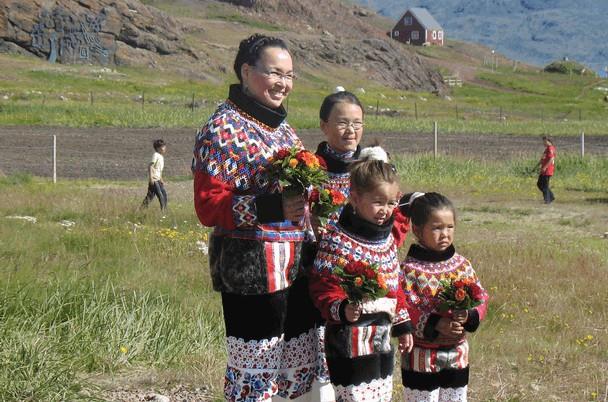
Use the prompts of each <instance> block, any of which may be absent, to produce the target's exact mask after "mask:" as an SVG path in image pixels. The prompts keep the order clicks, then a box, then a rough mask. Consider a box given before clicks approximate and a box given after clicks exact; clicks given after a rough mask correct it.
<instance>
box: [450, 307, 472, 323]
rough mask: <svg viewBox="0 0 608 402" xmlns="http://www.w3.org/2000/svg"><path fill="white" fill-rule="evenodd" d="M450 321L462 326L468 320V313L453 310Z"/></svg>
mask: <svg viewBox="0 0 608 402" xmlns="http://www.w3.org/2000/svg"><path fill="white" fill-rule="evenodd" d="M452 319H453V320H454V321H458V322H459V323H461V324H462V325H464V324H465V323H466V322H467V320H468V319H469V312H468V311H467V310H455V311H454V312H453V313H452Z"/></svg>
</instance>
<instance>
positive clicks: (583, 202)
mask: <svg viewBox="0 0 608 402" xmlns="http://www.w3.org/2000/svg"><path fill="white" fill-rule="evenodd" d="M535 162H536V161H535V160H528V159H524V160H513V161H505V162H482V161H475V160H465V159H457V158H440V159H438V160H434V159H433V158H432V157H430V156H423V155H420V156H415V157H397V158H396V164H397V167H398V170H399V172H400V176H401V177H402V181H403V185H402V189H403V190H404V191H411V190H423V191H432V190H435V191H441V192H442V193H445V194H447V195H449V196H450V197H451V198H452V199H453V200H454V202H455V203H456V206H457V208H458V221H459V224H458V230H457V235H456V237H457V240H456V242H457V246H458V249H459V250H460V252H461V253H462V254H463V255H465V256H467V257H468V258H470V259H471V260H472V262H473V265H474V266H475V268H476V270H477V272H478V273H479V275H480V276H481V278H482V281H483V284H484V285H485V287H486V288H487V289H488V290H489V292H490V295H491V304H490V311H489V314H488V318H487V320H486V322H484V323H483V324H482V326H481V328H480V330H479V331H478V333H476V334H474V335H473V336H472V337H471V344H472V352H471V360H472V362H473V363H472V366H473V367H474V369H473V370H472V379H471V387H470V389H471V391H470V392H471V399H474V400H480V401H490V400H493V401H507V400H540V399H550V396H551V395H553V396H554V397H555V398H558V399H559V398H562V399H567V400H594V399H598V395H599V396H601V395H602V392H604V388H603V387H605V384H606V380H607V377H606V371H605V370H603V369H602V367H604V364H605V361H606V358H607V357H608V356H607V355H606V350H607V347H608V344H607V341H606V339H608V337H607V335H608V334H607V333H606V329H605V328H603V327H602V326H601V325H598V323H602V322H606V319H607V318H608V307H607V306H608V299H607V294H606V292H605V288H606V286H607V285H608V284H607V283H606V276H605V275H604V274H603V271H604V270H605V268H606V261H608V248H607V247H606V242H607V241H608V240H606V239H602V238H601V234H602V233H604V232H605V231H606V229H605V205H606V203H607V202H608V193H607V192H606V189H607V188H608V164H607V161H606V158H599V157H591V158H585V159H584V160H581V159H580V158H576V157H570V156H564V157H562V158H560V163H559V165H558V172H557V176H556V178H555V179H554V181H553V187H554V191H555V194H556V196H557V201H556V202H555V203H554V204H553V205H551V206H549V207H547V206H544V205H542V203H541V196H540V193H539V192H538V190H537V189H536V187H535V182H536V176H535V175H534V174H533V173H531V170H530V169H531V166H533V165H534V164H535ZM169 186H170V187H169V192H170V194H171V200H172V204H171V211H170V214H169V216H168V217H167V218H166V219H161V218H160V215H159V213H158V211H157V210H156V209H155V208H153V207H151V208H150V209H149V210H147V211H138V210H137V208H136V206H137V205H138V204H139V202H140V197H141V194H140V192H141V191H140V190H141V183H131V182H120V183H110V182H103V181H101V182H96V181H90V180H89V181H60V182H59V183H58V184H56V185H53V184H51V183H49V182H48V181H44V180H41V179H38V178H32V177H31V176H29V175H13V176H7V177H4V178H2V179H1V180H0V191H2V193H3V194H5V200H4V202H3V203H2V204H1V205H0V220H1V221H2V225H0V244H1V245H2V247H1V248H0V284H1V286H2V292H0V361H2V362H4V364H2V365H0V400H39V401H63V400H93V399H94V398H95V397H102V396H103V391H104V387H106V385H103V384H104V382H103V381H100V378H104V377H109V376H114V375H124V374H128V373H132V372H143V373H146V372H149V371H150V370H154V372H155V373H156V374H155V376H156V378H158V380H157V381H160V382H162V381H163V380H162V379H163V378H172V379H175V378H178V379H180V378H181V380H180V381H185V382H187V383H191V384H192V385H193V387H199V386H202V385H206V386H210V387H212V390H213V392H214V393H215V395H217V396H219V395H220V393H221V384H222V376H223V365H224V362H225V355H224V345H223V327H222V325H223V324H222V318H221V306H220V301H219V296H218V294H217V293H215V292H213V291H212V289H211V284H210V279H209V275H208V273H207V272H208V268H207V257H206V256H205V254H204V253H203V252H201V250H200V249H199V247H200V244H197V242H198V241H202V242H203V243H206V240H207V236H208V231H207V230H206V229H203V228H201V227H200V226H199V225H198V224H197V220H196V217H195V216H194V212H193V208H192V205H191V185H190V184H188V182H184V181H180V182H170V183H169ZM48 200H52V202H48ZM26 215H29V216H33V217H35V218H36V219H37V222H36V223H31V222H28V221H25V220H21V219H18V218H14V217H15V216H26ZM9 216H12V217H13V218H6V217H9ZM63 220H70V221H73V222H74V224H73V225H65V222H64V225H62V224H61V222H62V221H63ZM405 250H406V248H404V249H403V250H402V252H405ZM564 371H567V372H569V376H570V377H569V378H570V380H569V381H568V384H567V386H566V385H564V384H562V383H561V382H560V381H561V380H560V378H561V376H559V375H557V373H558V372H564ZM588 373H596V375H594V376H589V375H588ZM396 378H398V376H396ZM496 378H500V381H498V382H497V381H496ZM532 383H533V384H536V385H537V387H533V388H531V387H529V384H532ZM156 385H157V383H156ZM148 386H150V387H152V388H153V387H154V386H155V383H153V384H152V385H148ZM396 392H399V386H398V385H396ZM592 395H596V396H595V397H593V396H592Z"/></svg>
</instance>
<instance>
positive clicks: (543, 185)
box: [536, 174, 555, 204]
mask: <svg viewBox="0 0 608 402" xmlns="http://www.w3.org/2000/svg"><path fill="white" fill-rule="evenodd" d="M550 179H551V176H546V175H544V174H541V175H540V176H538V181H537V182H536V186H537V187H538V189H539V190H540V191H542V193H543V199H544V200H545V204H550V203H552V202H553V200H555V196H554V195H553V191H551V189H550V188H549V180H550Z"/></svg>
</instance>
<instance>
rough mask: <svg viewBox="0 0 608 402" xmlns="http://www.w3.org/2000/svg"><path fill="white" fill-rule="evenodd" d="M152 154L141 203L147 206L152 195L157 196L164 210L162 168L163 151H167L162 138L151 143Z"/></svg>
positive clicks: (163, 163)
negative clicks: (146, 191) (145, 189)
mask: <svg viewBox="0 0 608 402" xmlns="http://www.w3.org/2000/svg"><path fill="white" fill-rule="evenodd" d="M153 146H154V154H153V155H152V160H151V161H150V163H149V164H148V194H146V198H144V201H143V202H142V203H141V206H142V208H147V207H148V205H149V204H150V201H152V200H153V199H154V197H158V201H159V202H160V209H161V211H164V210H165V209H166V208H167V192H166V191H165V182H164V181H163V168H164V167H165V157H164V155H165V153H166V152H167V144H166V143H165V141H163V140H162V139H159V140H156V141H154V143H153Z"/></svg>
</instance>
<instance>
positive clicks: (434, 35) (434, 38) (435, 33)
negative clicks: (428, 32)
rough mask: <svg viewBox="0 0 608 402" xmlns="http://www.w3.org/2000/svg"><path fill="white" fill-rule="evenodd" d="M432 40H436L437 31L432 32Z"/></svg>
mask: <svg viewBox="0 0 608 402" xmlns="http://www.w3.org/2000/svg"><path fill="white" fill-rule="evenodd" d="M433 40H437V31H433Z"/></svg>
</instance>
